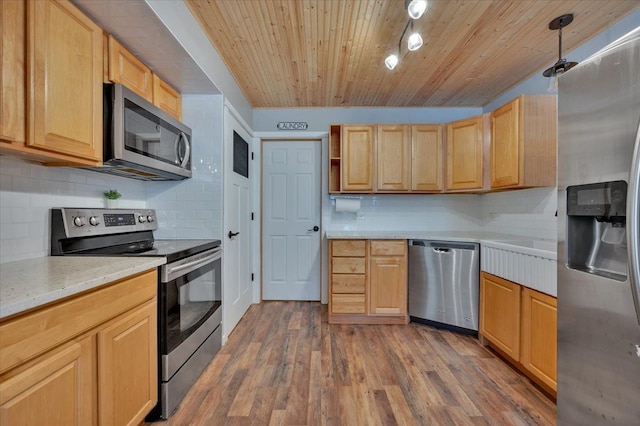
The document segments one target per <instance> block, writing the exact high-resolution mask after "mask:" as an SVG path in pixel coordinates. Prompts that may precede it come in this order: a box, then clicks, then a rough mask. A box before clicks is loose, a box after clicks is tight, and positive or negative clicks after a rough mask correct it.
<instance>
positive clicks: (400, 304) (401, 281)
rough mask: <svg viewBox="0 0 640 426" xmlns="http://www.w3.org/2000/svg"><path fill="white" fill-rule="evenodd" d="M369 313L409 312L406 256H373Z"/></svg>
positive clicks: (370, 275)
mask: <svg viewBox="0 0 640 426" xmlns="http://www.w3.org/2000/svg"><path fill="white" fill-rule="evenodd" d="M369 265H370V266H369V271H370V274H369V280H370V290H371V291H370V296H369V313H370V314H372V315H376V314H396V315H398V314H406V313H407V258H406V256H403V257H400V256H389V257H371V261H370V263H369Z"/></svg>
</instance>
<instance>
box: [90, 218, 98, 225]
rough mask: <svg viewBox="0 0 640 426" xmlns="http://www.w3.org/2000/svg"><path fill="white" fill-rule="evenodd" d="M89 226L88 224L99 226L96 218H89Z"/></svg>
mask: <svg viewBox="0 0 640 426" xmlns="http://www.w3.org/2000/svg"><path fill="white" fill-rule="evenodd" d="M89 224H90V225H91V226H98V225H100V222H99V221H98V216H91V217H90V218H89Z"/></svg>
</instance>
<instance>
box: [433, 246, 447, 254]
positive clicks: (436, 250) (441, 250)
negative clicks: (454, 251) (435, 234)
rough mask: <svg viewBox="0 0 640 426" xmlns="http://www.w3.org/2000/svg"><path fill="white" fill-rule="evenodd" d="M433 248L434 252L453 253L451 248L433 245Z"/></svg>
mask: <svg viewBox="0 0 640 426" xmlns="http://www.w3.org/2000/svg"><path fill="white" fill-rule="evenodd" d="M432 250H433V252H434V253H440V254H449V253H451V249H450V248H442V247H433V248H432Z"/></svg>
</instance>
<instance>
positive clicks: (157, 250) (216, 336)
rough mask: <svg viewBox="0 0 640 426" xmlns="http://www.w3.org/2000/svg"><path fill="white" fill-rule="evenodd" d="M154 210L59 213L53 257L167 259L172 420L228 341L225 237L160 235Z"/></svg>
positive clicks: (164, 294) (164, 280) (165, 399)
mask: <svg viewBox="0 0 640 426" xmlns="http://www.w3.org/2000/svg"><path fill="white" fill-rule="evenodd" d="M156 229H158V225H157V222H156V214H155V211H154V210H149V209H140V210H129V209H114V210H109V209H79V208H56V209H52V210H51V255H52V256H74V255H91V256H96V255H104V256H161V257H165V258H166V259H167V263H166V264H165V265H162V266H160V267H159V270H158V352H159V353H158V367H159V371H158V376H159V380H158V383H159V389H158V405H157V406H156V407H155V408H154V410H153V411H152V412H151V414H150V415H149V417H148V418H147V419H148V420H153V419H157V418H164V419H166V418H168V417H169V416H170V415H171V413H172V412H173V411H174V410H175V409H176V407H177V406H178V404H179V403H180V401H181V400H182V398H183V397H184V395H185V394H186V393H187V391H188V390H189V388H191V386H192V385H193V383H194V382H195V381H196V380H197V378H198V377H199V376H200V374H201V373H202V371H203V370H204V369H205V367H206V366H207V365H208V364H209V362H210V361H211V359H213V357H214V355H215V354H216V352H217V351H218V350H219V349H220V346H221V343H222V327H221V323H222V305H221V290H222V275H221V263H222V260H221V259H222V248H221V247H220V244H221V242H220V240H155V239H154V237H153V231H154V230H156Z"/></svg>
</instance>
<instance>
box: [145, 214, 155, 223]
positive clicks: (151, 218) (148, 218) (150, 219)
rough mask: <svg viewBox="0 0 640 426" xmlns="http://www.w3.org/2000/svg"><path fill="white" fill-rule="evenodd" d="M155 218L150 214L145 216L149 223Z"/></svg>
mask: <svg viewBox="0 0 640 426" xmlns="http://www.w3.org/2000/svg"><path fill="white" fill-rule="evenodd" d="M155 220H156V219H155V218H154V217H153V216H152V215H149V216H147V222H149V223H151V222H154V221H155Z"/></svg>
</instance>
